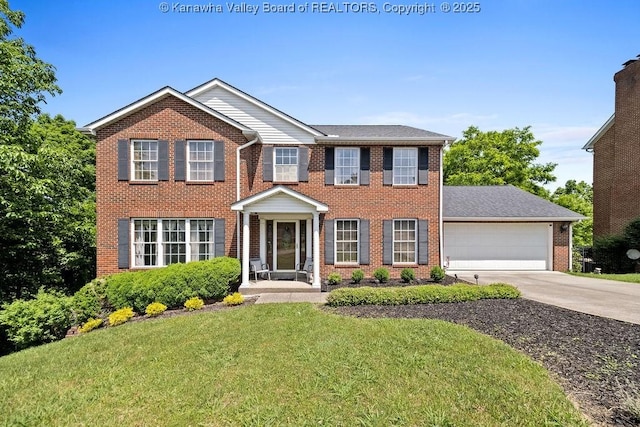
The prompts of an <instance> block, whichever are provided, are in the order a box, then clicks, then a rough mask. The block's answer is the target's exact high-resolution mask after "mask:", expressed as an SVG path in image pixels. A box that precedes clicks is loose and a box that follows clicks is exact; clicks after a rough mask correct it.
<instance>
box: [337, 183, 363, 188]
mask: <svg viewBox="0 0 640 427" xmlns="http://www.w3.org/2000/svg"><path fill="white" fill-rule="evenodd" d="M333 186H334V187H335V188H359V187H363V185H362V184H334V185H333Z"/></svg>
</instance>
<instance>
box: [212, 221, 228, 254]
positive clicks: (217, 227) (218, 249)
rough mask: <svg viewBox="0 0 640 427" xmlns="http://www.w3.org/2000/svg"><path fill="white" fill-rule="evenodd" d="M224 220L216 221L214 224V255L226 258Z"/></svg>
mask: <svg viewBox="0 0 640 427" xmlns="http://www.w3.org/2000/svg"><path fill="white" fill-rule="evenodd" d="M224 225H225V221H224V219H216V220H215V221H214V222H213V243H214V245H215V250H214V255H215V256H217V257H219V256H224V255H225V250H224Z"/></svg>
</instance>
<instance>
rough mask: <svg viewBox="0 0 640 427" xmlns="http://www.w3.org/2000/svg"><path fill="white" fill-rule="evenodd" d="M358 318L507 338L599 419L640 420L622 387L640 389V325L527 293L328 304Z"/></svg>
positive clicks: (605, 421)
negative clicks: (427, 323)
mask: <svg viewBox="0 0 640 427" xmlns="http://www.w3.org/2000/svg"><path fill="white" fill-rule="evenodd" d="M327 310H331V311H333V312H336V313H338V314H343V315H349V316H356V317H394V318H429V319H441V320H446V321H449V322H454V323H458V324H462V325H466V326H468V327H470V328H473V329H475V330H477V331H479V332H482V333H485V334H487V335H490V336H493V337H495V338H497V339H499V340H502V341H504V342H506V343H507V344H509V345H510V346H512V347H514V348H516V349H518V350H520V351H522V352H523V353H525V354H527V355H528V356H530V357H531V358H533V359H534V360H536V361H538V362H540V363H541V364H542V365H543V366H544V367H545V368H546V369H548V370H549V371H550V372H551V373H552V375H553V376H554V377H555V378H556V379H557V381H558V382H559V383H560V384H561V385H562V386H563V387H564V389H565V391H566V392H567V394H568V395H569V397H570V398H571V399H572V400H573V401H574V402H576V403H577V404H578V406H579V407H580V409H581V410H582V412H583V413H585V414H586V415H587V416H588V417H589V418H591V419H592V420H593V421H594V422H595V423H597V424H598V425H617V426H637V425H640V419H634V418H633V416H632V415H631V414H629V413H628V412H625V411H624V410H623V409H622V408H621V405H622V401H623V400H624V397H623V396H622V395H621V393H622V391H625V390H626V391H627V392H631V391H632V390H634V389H635V391H636V392H640V325H635V324H631V323H626V322H620V321H617V320H612V319H606V318H603V317H597V316H592V315H589V314H583V313H578V312H575V311H571V310H566V309H563V308H559V307H554V306H551V305H547V304H542V303H538V302H535V301H531V300H526V299H517V300H481V301H473V302H464V303H446V304H423V305H411V306H359V307H339V308H334V309H328V308H327Z"/></svg>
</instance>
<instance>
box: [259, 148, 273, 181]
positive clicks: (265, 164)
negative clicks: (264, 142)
mask: <svg viewBox="0 0 640 427" xmlns="http://www.w3.org/2000/svg"><path fill="white" fill-rule="evenodd" d="M262 180H263V181H273V147H266V146H263V147H262Z"/></svg>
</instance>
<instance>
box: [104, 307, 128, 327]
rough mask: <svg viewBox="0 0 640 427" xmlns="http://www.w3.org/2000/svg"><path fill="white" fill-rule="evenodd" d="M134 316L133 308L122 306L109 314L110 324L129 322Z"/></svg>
mask: <svg viewBox="0 0 640 427" xmlns="http://www.w3.org/2000/svg"><path fill="white" fill-rule="evenodd" d="M132 317H133V309H132V308H131V307H125V308H121V309H120V310H116V311H114V312H113V313H111V314H110V315H109V325H110V326H118V325H121V324H123V323H125V322H128V321H129V320H130V319H131V318H132Z"/></svg>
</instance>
